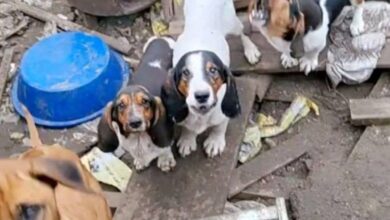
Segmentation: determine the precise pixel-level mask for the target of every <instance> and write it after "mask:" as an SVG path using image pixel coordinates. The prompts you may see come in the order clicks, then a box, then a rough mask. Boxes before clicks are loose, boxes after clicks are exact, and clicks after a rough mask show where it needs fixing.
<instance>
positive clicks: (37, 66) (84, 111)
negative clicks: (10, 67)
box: [12, 32, 130, 128]
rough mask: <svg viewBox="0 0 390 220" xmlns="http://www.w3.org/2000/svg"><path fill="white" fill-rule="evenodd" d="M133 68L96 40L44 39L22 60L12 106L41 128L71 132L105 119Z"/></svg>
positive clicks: (75, 35)
mask: <svg viewBox="0 0 390 220" xmlns="http://www.w3.org/2000/svg"><path fill="white" fill-rule="evenodd" d="M129 71H130V70H129V68H128V66H127V64H126V63H125V62H124V61H123V59H122V58H121V57H120V56H119V55H118V54H116V53H115V52H114V51H112V50H111V49H109V47H108V46H107V45H106V44H105V43H104V42H103V41H102V40H101V39H100V38H98V37H96V36H93V35H89V34H86V33H82V32H66V33H60V34H56V35H53V36H50V37H48V38H45V39H43V40H41V41H39V42H38V43H36V44H35V45H33V47H31V48H30V49H29V50H28V51H27V52H26V53H25V54H24V56H23V58H22V62H21V65H20V70H19V74H18V75H17V76H16V78H15V80H14V82H13V88H12V102H13V105H14V107H15V109H16V111H17V112H18V113H19V114H21V115H23V114H24V113H23V111H22V108H21V103H23V104H24V105H25V106H26V107H27V108H28V109H29V110H30V112H31V114H32V116H33V117H34V119H35V122H36V123H37V124H40V125H43V126H47V127H57V128H63V127H70V126H75V125H77V124H80V123H83V122H86V121H88V120H91V119H94V118H96V117H98V116H100V115H101V114H102V112H103V111H104V107H105V105H106V104H107V103H108V102H109V101H111V100H113V99H114V98H115V96H116V95H117V93H118V92H119V90H120V89H121V88H122V87H123V86H125V85H126V84H127V81H128V79H129Z"/></svg>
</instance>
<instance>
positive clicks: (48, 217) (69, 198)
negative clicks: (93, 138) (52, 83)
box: [0, 108, 111, 220]
mask: <svg viewBox="0 0 390 220" xmlns="http://www.w3.org/2000/svg"><path fill="white" fill-rule="evenodd" d="M24 111H25V118H26V120H27V124H28V128H29V131H30V135H31V145H32V148H31V149H29V150H28V151H27V152H25V153H23V154H21V155H20V156H19V158H17V159H4V160H0V219H4V220H5V219H7V220H22V219H23V220H60V219H85V220H96V219H97V220H109V219H111V212H110V210H109V207H108V205H107V202H106V200H105V198H104V197H103V195H102V190H101V188H100V186H99V184H98V182H97V181H96V180H95V179H94V178H93V176H92V175H91V174H90V173H89V172H88V171H87V170H86V169H85V168H84V167H83V165H82V164H81V162H80V160H79V158H78V157H77V155H76V154H75V153H73V152H72V151H70V150H67V149H66V148H64V147H61V146H59V145H57V144H55V145H52V146H47V145H44V144H42V142H41V140H40V139H39V135H38V132H37V129H36V127H35V125H34V122H33V119H32V117H31V115H30V113H29V112H28V110H27V109H26V108H24Z"/></svg>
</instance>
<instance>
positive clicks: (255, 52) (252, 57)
mask: <svg viewBox="0 0 390 220" xmlns="http://www.w3.org/2000/svg"><path fill="white" fill-rule="evenodd" d="M252 45H253V46H251V47H249V48H248V49H246V50H245V57H246V59H247V60H248V62H249V63H250V64H252V65H254V64H256V63H257V62H259V60H260V57H261V53H260V51H259V49H257V47H256V45H254V44H252Z"/></svg>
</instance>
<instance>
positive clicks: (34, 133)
mask: <svg viewBox="0 0 390 220" xmlns="http://www.w3.org/2000/svg"><path fill="white" fill-rule="evenodd" d="M22 109H23V112H24V118H25V119H26V121H27V127H28V131H29V133H30V139H31V140H30V144H31V146H32V147H39V146H42V141H41V139H40V138H39V133H38V130H37V127H36V126H35V122H34V119H33V117H32V115H31V113H30V111H29V110H28V109H27V108H26V106H24V105H22Z"/></svg>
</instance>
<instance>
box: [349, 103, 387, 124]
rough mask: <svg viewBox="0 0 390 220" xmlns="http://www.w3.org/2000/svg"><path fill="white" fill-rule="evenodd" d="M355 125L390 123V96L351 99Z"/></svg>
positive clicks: (352, 117) (350, 105)
mask: <svg viewBox="0 0 390 220" xmlns="http://www.w3.org/2000/svg"><path fill="white" fill-rule="evenodd" d="M349 109H350V111H351V122H352V124H353V125H385V124H389V123H390V98H378V99H351V100H349Z"/></svg>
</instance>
